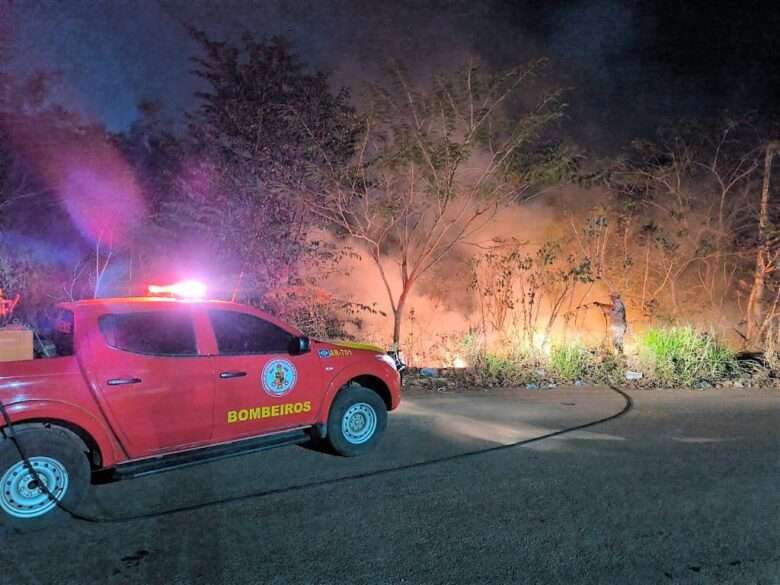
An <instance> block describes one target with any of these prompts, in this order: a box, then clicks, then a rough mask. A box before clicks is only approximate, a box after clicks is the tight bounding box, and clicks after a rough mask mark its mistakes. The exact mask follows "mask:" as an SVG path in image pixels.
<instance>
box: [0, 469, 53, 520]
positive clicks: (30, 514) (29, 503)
mask: <svg viewBox="0 0 780 585" xmlns="http://www.w3.org/2000/svg"><path fill="white" fill-rule="evenodd" d="M29 461H30V465H32V467H33V469H34V470H35V473H36V474H37V476H38V478H39V479H40V481H41V482H42V483H43V484H44V485H45V486H46V489H47V490H48V491H49V492H51V495H52V496H54V499H53V500H52V499H51V498H50V497H49V494H48V493H46V490H44V489H43V488H42V487H41V486H40V485H38V481H37V480H36V478H35V476H34V475H33V474H32V473H30V470H29V469H28V468H27V466H26V465H25V463H24V461H19V462H17V463H15V464H14V465H12V466H11V467H10V468H9V469H8V470H7V471H6V472H5V473H4V474H3V477H2V479H0V508H2V509H3V510H4V511H5V512H6V513H7V514H9V515H11V516H14V517H15V518H37V517H38V516H43V515H44V514H46V513H47V512H49V511H50V510H51V509H52V508H54V507H55V506H56V505H57V502H58V501H61V500H62V498H63V497H65V493H66V492H67V491H68V472H67V470H66V469H65V466H64V465H63V464H62V463H60V462H59V461H57V460H56V459H52V458H51V457H30V459H29Z"/></svg>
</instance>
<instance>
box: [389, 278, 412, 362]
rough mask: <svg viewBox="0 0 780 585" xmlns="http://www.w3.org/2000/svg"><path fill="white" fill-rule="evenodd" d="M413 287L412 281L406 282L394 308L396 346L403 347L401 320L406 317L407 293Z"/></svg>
mask: <svg viewBox="0 0 780 585" xmlns="http://www.w3.org/2000/svg"><path fill="white" fill-rule="evenodd" d="M411 288H412V285H411V283H408V282H407V283H404V285H403V290H402V291H401V296H400V297H398V304H397V305H396V307H395V309H394V310H393V346H394V347H396V348H400V347H401V321H402V320H403V318H404V306H405V305H406V295H408V294H409V290H410V289H411Z"/></svg>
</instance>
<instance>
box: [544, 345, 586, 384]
mask: <svg viewBox="0 0 780 585" xmlns="http://www.w3.org/2000/svg"><path fill="white" fill-rule="evenodd" d="M592 361H593V359H592V355H591V353H590V352H589V351H588V349H587V348H586V347H585V346H584V345H582V344H580V343H560V344H556V345H553V346H552V348H551V349H550V369H551V370H552V371H553V372H554V373H555V374H556V375H557V376H558V377H559V378H560V379H561V380H563V381H565V382H574V381H575V380H580V379H582V378H584V377H585V375H586V373H587V371H588V369H589V366H590V365H591V362H592Z"/></svg>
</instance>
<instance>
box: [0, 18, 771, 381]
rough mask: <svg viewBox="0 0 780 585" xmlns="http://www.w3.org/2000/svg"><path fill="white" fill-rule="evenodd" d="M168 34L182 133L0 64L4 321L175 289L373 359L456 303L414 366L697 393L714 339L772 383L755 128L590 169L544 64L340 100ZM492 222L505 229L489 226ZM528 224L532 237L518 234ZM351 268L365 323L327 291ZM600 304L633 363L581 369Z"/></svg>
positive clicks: (404, 84) (445, 76)
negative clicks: (197, 292) (71, 104)
mask: <svg viewBox="0 0 780 585" xmlns="http://www.w3.org/2000/svg"><path fill="white" fill-rule="evenodd" d="M190 32H191V34H192V37H193V39H194V40H195V42H196V46H197V49H198V54H197V55H196V56H195V58H194V59H193V62H194V67H195V70H194V72H193V73H194V74H195V75H197V76H198V77H199V78H200V79H201V81H202V82H203V83H202V86H201V87H202V91H201V92H200V93H198V94H197V95H196V96H195V98H196V101H195V104H194V106H193V107H192V108H191V110H190V111H189V112H187V115H186V125H185V126H184V127H181V126H179V127H177V126H176V125H174V124H170V123H167V122H166V121H164V120H162V119H161V118H160V111H161V110H160V106H159V104H153V103H149V102H142V103H141V104H139V116H138V119H137V121H136V123H135V124H134V125H133V126H132V127H131V128H129V129H128V130H127V131H125V132H121V133H111V132H109V131H107V130H106V129H105V128H103V127H101V126H100V125H99V124H96V123H94V122H91V121H88V120H85V119H83V118H82V117H81V116H80V115H78V114H77V113H74V112H70V111H67V110H66V109H64V108H63V107H61V106H59V105H57V103H56V99H55V97H56V96H57V95H58V93H60V92H58V91H56V86H57V77H56V76H55V75H51V74H48V73H46V72H43V73H33V74H30V75H27V76H24V75H20V74H18V73H12V72H11V70H10V68H8V67H4V66H3V64H2V62H1V61H0V289H2V291H3V294H4V295H6V296H9V297H14V296H15V295H16V294H17V293H19V294H20V295H21V298H22V303H21V306H20V308H19V309H18V311H17V313H16V315H15V317H16V318H19V319H21V320H23V321H25V322H28V323H30V324H33V323H35V321H36V314H37V313H38V312H39V311H40V310H41V308H42V307H43V306H44V305H47V304H50V303H51V302H52V301H58V300H65V299H79V298H85V297H91V296H105V295H110V294H120V295H122V294H132V293H138V292H139V291H142V290H144V285H145V284H146V283H148V282H150V281H152V280H158V279H170V278H171V277H172V276H173V277H174V278H175V277H176V276H178V275H179V274H180V273H181V272H183V273H185V274H186V275H187V276H191V275H193V274H206V275H209V276H210V277H211V280H212V281H213V282H215V283H220V284H221V285H222V289H221V290H215V291H214V293H215V295H216V296H221V297H223V298H232V299H236V300H240V301H244V302H248V303H252V304H254V305H257V306H261V307H263V308H265V309H267V310H270V311H271V312H273V313H275V314H278V315H280V316H282V317H284V318H287V319H291V320H293V321H295V322H296V323H298V325H299V326H301V327H302V328H303V329H304V330H306V331H307V332H309V333H312V334H315V335H318V336H326V337H334V336H347V335H350V334H355V333H358V332H359V334H360V335H361V336H366V332H365V331H364V330H363V331H361V330H360V326H361V325H362V323H363V318H365V317H367V316H370V315H372V314H373V315H378V314H381V315H387V316H388V317H390V319H388V320H387V321H389V322H385V324H384V325H383V327H384V328H383V329H382V330H381V331H371V332H368V333H369V335H368V336H369V337H373V338H374V340H375V341H377V342H380V343H385V342H388V341H390V340H392V341H393V342H395V343H401V342H402V340H403V339H404V338H403V337H402V328H403V327H406V329H405V331H407V332H408V331H410V330H411V329H412V328H411V327H409V325H410V324H413V317H412V316H411V315H408V314H407V306H409V303H410V302H411V301H410V295H417V296H419V297H425V296H431V297H432V296H434V295H438V296H439V297H441V298H440V300H441V301H442V304H448V303H449V301H450V300H451V299H450V298H449V297H450V296H454V295H453V294H452V291H454V290H455V289H457V290H458V292H459V293H462V296H463V297H464V298H465V297H468V300H467V301H464V302H463V303H462V304H463V306H461V307H453V306H448V307H447V310H448V311H452V312H456V311H459V312H460V314H461V316H462V319H461V325H462V327H461V329H465V328H466V327H468V328H469V330H470V333H469V334H468V336H467V337H466V339H465V340H463V341H461V339H460V338H461V337H462V336H460V335H459V334H457V333H453V332H452V331H449V332H446V331H439V330H435V329H432V328H428V327H423V326H418V327H416V329H415V336H414V340H415V343H414V344H409V345H413V346H414V347H415V351H418V352H419V355H418V356H415V359H419V360H426V359H427V360H431V361H433V362H435V363H436V364H441V365H453V364H454V363H455V362H456V361H457V360H465V361H466V362H467V363H469V364H471V365H474V367H475V368H476V369H477V370H478V371H480V372H483V373H484V375H485V376H486V377H489V378H491V379H495V380H498V381H501V383H520V382H522V381H526V382H527V383H536V382H538V381H541V380H544V379H547V378H550V379H552V378H554V379H556V380H562V381H563V380H565V381H576V380H578V379H591V380H601V381H622V380H623V373H624V371H625V369H626V368H628V367H634V366H636V367H642V368H643V371H645V372H646V373H648V374H649V375H650V376H651V377H652V378H653V379H654V380H657V381H659V382H660V383H666V384H677V383H680V384H692V383H696V382H698V381H703V380H710V381H713V380H717V379H720V378H722V377H723V376H726V375H728V374H729V373H730V372H731V371H732V370H733V369H734V358H733V355H732V354H731V352H730V351H729V350H728V349H726V347H725V345H724V344H725V343H728V344H729V346H730V347H732V348H737V347H740V346H741V347H742V348H748V349H766V350H767V352H768V353H767V358H766V361H767V363H769V362H773V363H776V361H777V359H778V358H777V351H776V350H777V346H778V344H779V343H780V342H779V341H778V338H780V335H778V331H779V330H780V270H779V269H780V231H778V229H777V226H778V225H780V211H778V209H780V208H779V207H778V206H777V205H776V200H777V195H778V186H777V185H778V182H777V180H776V175H777V161H778V160H780V157H778V156H776V154H777V152H778V143H777V137H778V135H780V133H779V132H778V126H777V123H776V121H774V122H773V121H772V120H770V119H768V118H764V119H758V118H755V117H751V116H742V117H735V116H728V117H723V118H722V119H718V120H706V121H704V122H701V121H699V122H691V121H684V122H680V123H677V124H674V125H672V126H669V127H665V128H662V129H660V130H659V131H658V132H657V134H656V135H655V136H652V137H649V138H648V137H644V138H643V139H642V140H636V141H634V142H632V143H631V144H629V145H624V146H621V145H616V148H615V151H614V152H613V153H612V156H611V157H610V158H607V159H596V158H594V157H593V156H592V155H590V154H589V153H588V152H587V151H586V150H584V149H583V148H581V147H578V146H577V145H575V144H572V143H571V140H570V139H569V138H568V137H567V128H566V118H565V117H564V116H563V113H564V105H563V104H562V101H561V93H560V91H559V90H558V89H557V88H555V87H552V88H550V86H549V84H547V83H546V82H545V81H544V80H543V79H541V76H542V75H543V73H544V71H545V67H546V64H545V62H544V61H536V62H532V63H528V64H526V65H523V66H519V67H515V68H510V69H505V70H494V69H490V68H486V67H483V66H479V67H478V66H475V65H474V64H473V63H467V64H466V66H465V67H461V68H460V69H456V70H445V69H444V68H442V69H440V70H438V71H434V72H432V73H433V74H432V75H431V76H430V77H429V78H427V79H421V78H420V77H418V76H415V75H410V74H409V73H408V72H407V71H406V70H405V69H404V67H403V66H402V65H401V64H398V63H391V64H390V65H389V66H388V68H387V71H386V72H385V74H384V76H381V75H380V76H377V77H375V78H374V79H373V81H372V83H370V84H366V86H367V91H366V95H365V96H363V97H361V99H360V100H355V99H353V97H352V96H351V95H350V93H349V92H347V91H345V90H342V89H339V88H337V87H334V85H333V80H332V79H331V78H329V76H328V75H327V74H325V73H322V72H319V71H316V70H313V69H311V68H310V67H308V66H307V64H306V63H303V62H302V61H301V60H300V59H298V58H297V57H296V55H295V51H294V49H293V48H292V47H291V46H290V45H289V43H287V42H286V41H285V40H284V39H283V38H272V39H255V38H253V37H252V36H250V35H247V36H245V37H243V38H242V39H241V41H240V43H238V44H236V43H226V42H220V41H216V40H214V39H212V38H209V37H208V36H207V35H206V34H204V33H203V32H200V31H197V30H192V31H190ZM542 195H544V197H549V199H545V200H542V199H541V196H542ZM531 201H533V202H536V203H539V202H541V201H544V205H537V206H536V207H533V208H531V207H530V206H529V205H528V204H529V202H531ZM504 213H507V214H511V216H512V217H519V218H520V219H518V220H517V221H515V222H514V223H512V224H511V225H508V226H507V225H504V226H501V230H498V228H496V227H495V226H496V224H497V223H499V222H498V221H497V220H501V219H503V218H504V215H503V214H504ZM526 213H528V214H529V215H528V219H526ZM534 214H537V215H534ZM542 215H543V216H544V217H545V223H546V219H547V218H548V217H549V218H551V219H552V220H554V221H551V222H549V223H551V224H553V225H552V227H550V228H549V229H547V228H545V230H544V231H543V230H542V229H538V230H537V229H533V230H532V229H528V228H536V227H537V226H536V225H535V223H536V222H537V218H538V217H540V216H542ZM538 223H543V222H538ZM524 230H527V231H529V232H530V231H533V237H531V235H530V234H529V233H525V231H524ZM498 231H500V233H496V232H498ZM486 234H487V235H486ZM483 235H484V236H485V237H484V238H482V236H483ZM477 236H479V237H477ZM357 256H360V257H367V258H368V259H369V260H370V261H371V263H372V267H373V268H375V269H376V270H375V272H372V271H370V270H366V271H364V272H363V273H361V274H360V279H361V280H364V281H368V283H367V286H364V287H362V288H361V289H360V290H366V289H370V288H373V289H374V290H379V291H381V294H382V295H384V302H383V303H382V304H381V305H377V306H374V305H373V303H372V302H371V301H367V300H366V299H364V298H361V297H360V296H359V293H357V292H356V294H355V295H353V296H352V297H349V298H341V297H340V296H338V295H336V294H335V293H334V292H333V291H331V290H329V288H328V287H329V279H331V278H333V277H336V278H339V279H341V281H342V283H343V282H344V281H348V280H349V278H350V275H349V270H348V268H347V266H348V265H349V264H350V262H349V261H350V260H352V259H354V258H356V257H357ZM433 280H441V281H443V284H442V285H441V286H439V287H438V289H437V291H436V292H435V293H434V292H431V286H430V285H431V281H433ZM349 284H351V282H350V283H349ZM611 291H618V292H620V294H621V295H622V298H623V299H624V301H625V303H626V305H627V308H628V314H629V322H630V326H631V329H630V335H632V336H634V340H636V339H639V342H638V344H635V345H637V346H638V348H639V358H638V359H640V360H641V363H637V364H632V362H631V360H633V359H634V356H633V355H629V356H628V359H627V360H623V359H619V358H616V357H615V356H614V355H613V354H611V353H610V352H609V351H606V350H605V347H606V345H608V344H605V343H604V341H605V339H606V338H607V336H608V327H607V326H608V320H607V319H606V318H605V319H602V316H606V313H605V312H603V311H600V310H599V308H598V307H597V306H596V305H594V303H593V301H599V300H602V301H603V300H605V299H606V297H607V295H608V294H609V293H610V292H611ZM345 296H348V295H345ZM416 302H417V301H416V300H415V303H416ZM452 304H454V303H452ZM415 306H417V305H416V304H415ZM602 309H603V308H602ZM437 310H438V309H437ZM383 311H384V312H383ZM390 322H391V323H390ZM437 325H438V324H437ZM662 325H669V327H661V326H662ZM647 328H649V330H647V332H646V333H645V334H642V335H640V334H639V332H641V331H642V330H643V329H647ZM697 328H699V329H705V330H708V331H712V333H708V334H701V333H698V332H697V331H698V330H697ZM408 335H409V334H408V333H407V339H408V338H409V337H408ZM587 335H589V336H590V337H588V338H587V339H586V336H587ZM571 338H582V339H584V341H583V345H580V344H567V343H563V342H562V341H561V340H563V339H571ZM721 338H722V339H723V341H720V339H721ZM423 365H425V364H423Z"/></svg>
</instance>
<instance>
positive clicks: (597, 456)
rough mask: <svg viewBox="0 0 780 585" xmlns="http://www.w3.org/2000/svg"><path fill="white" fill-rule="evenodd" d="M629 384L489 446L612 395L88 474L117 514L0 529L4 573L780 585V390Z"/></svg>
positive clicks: (477, 401) (512, 405)
mask: <svg viewBox="0 0 780 585" xmlns="http://www.w3.org/2000/svg"><path fill="white" fill-rule="evenodd" d="M632 397H633V400H634V406H633V409H631V410H630V411H629V412H628V413H626V414H625V415H624V416H621V417H619V418H617V419H614V420H611V421H609V422H606V423H604V424H601V425H597V426H593V427H589V428H587V429H584V430H579V431H574V432H570V433H565V434H562V435H558V436H555V437H551V438H547V439H544V440H541V441H536V442H532V443H528V444H524V445H519V446H515V447H508V448H501V449H495V447H498V446H502V445H511V444H513V443H516V442H518V441H523V440H526V439H529V438H533V437H538V436H541V435H545V434H547V433H551V432H555V431H559V430H562V429H566V428H569V427H573V426H577V425H580V424H583V423H587V422H589V421H593V420H596V419H600V418H604V417H607V416H609V415H611V414H614V413H617V412H619V411H621V409H623V408H624V406H625V401H624V398H623V397H621V396H620V395H618V394H616V393H614V392H613V391H611V390H609V389H607V388H588V389H582V388H573V389H556V390H543V391H527V390H522V391H514V392H510V391H507V392H492V393H468V394H466V393H464V394H436V395H433V394H430V395H424V394H416V395H409V396H406V400H405V402H404V404H403V405H402V408H401V409H400V410H399V411H397V412H396V413H393V414H392V415H391V419H390V425H389V428H388V433H387V435H386V437H385V440H384V442H383V444H382V445H381V447H380V448H379V449H378V450H377V451H375V452H374V453H373V454H372V455H370V456H367V457H364V458H359V459H343V458H336V457H332V456H328V455H324V454H321V453H317V452H312V451H307V450H305V449H303V448H300V447H287V448H283V449H278V450H276V451H272V452H268V453H262V454H257V455H250V456H245V457H240V458H236V459H231V460H228V461H223V462H219V463H213V464H209V465H202V466H199V467H196V468H190V469H186V470H180V471H175V472H170V473H167V474H163V475H159V476H156V477H150V478H146V479H138V480H134V481H128V482H123V483H117V484H112V485H108V486H100V487H95V488H93V490H92V493H91V494H90V499H89V503H88V504H87V505H86V506H84V508H83V510H82V511H83V512H84V513H85V514H88V515H92V516H98V517H103V518H109V517H110V518H114V519H118V521H114V522H108V523H102V524H90V523H84V522H76V521H73V522H70V523H68V524H66V525H65V526H63V527H59V528H55V529H49V530H46V531H44V532H38V533H35V534H26V535H17V534H12V535H11V534H7V533H6V534H4V535H2V536H0V539H2V542H1V543H0V583H1V584H2V585H6V584H9V585H11V584H12V585H27V584H35V585H38V584H46V585H54V584H60V583H62V584H64V583H73V584H79V585H82V584H90V583H101V584H103V583H106V584H144V585H146V584H157V583H160V584H166V585H167V584H178V583H181V584H196V583H197V584H209V585H218V584H223V583H224V584H239V583H241V584H243V583H271V584H276V585H285V584H297V583H306V584H308V583H312V584H313V583H321V584H338V585H344V584H352V583H355V584H357V583H360V584H370V585H374V584H390V583H393V584H395V583H399V584H400V583H403V584H407V585H412V584H423V583H479V584H482V583H527V584H531V583H539V584H557V583H561V584H563V583H566V584H572V583H594V584H595V583H598V584H603V583H615V584H620V585H628V584H632V583H642V584H663V583H707V584H711V583H724V584H743V583H745V584H747V583H754V584H759V583H760V584H773V583H780V394H778V393H777V392H772V391H744V392H743V391H739V392H738V391H720V390H717V391H716V390H708V391H706V392H692V391H637V392H635V393H632ZM484 450H488V451H484ZM479 451H483V452H482V453H479ZM464 452H477V453H476V454H474V455H469V456H465V457H452V456H453V455H457V454H459V453H464ZM437 460H438V461H437ZM133 518H135V519H133Z"/></svg>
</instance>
